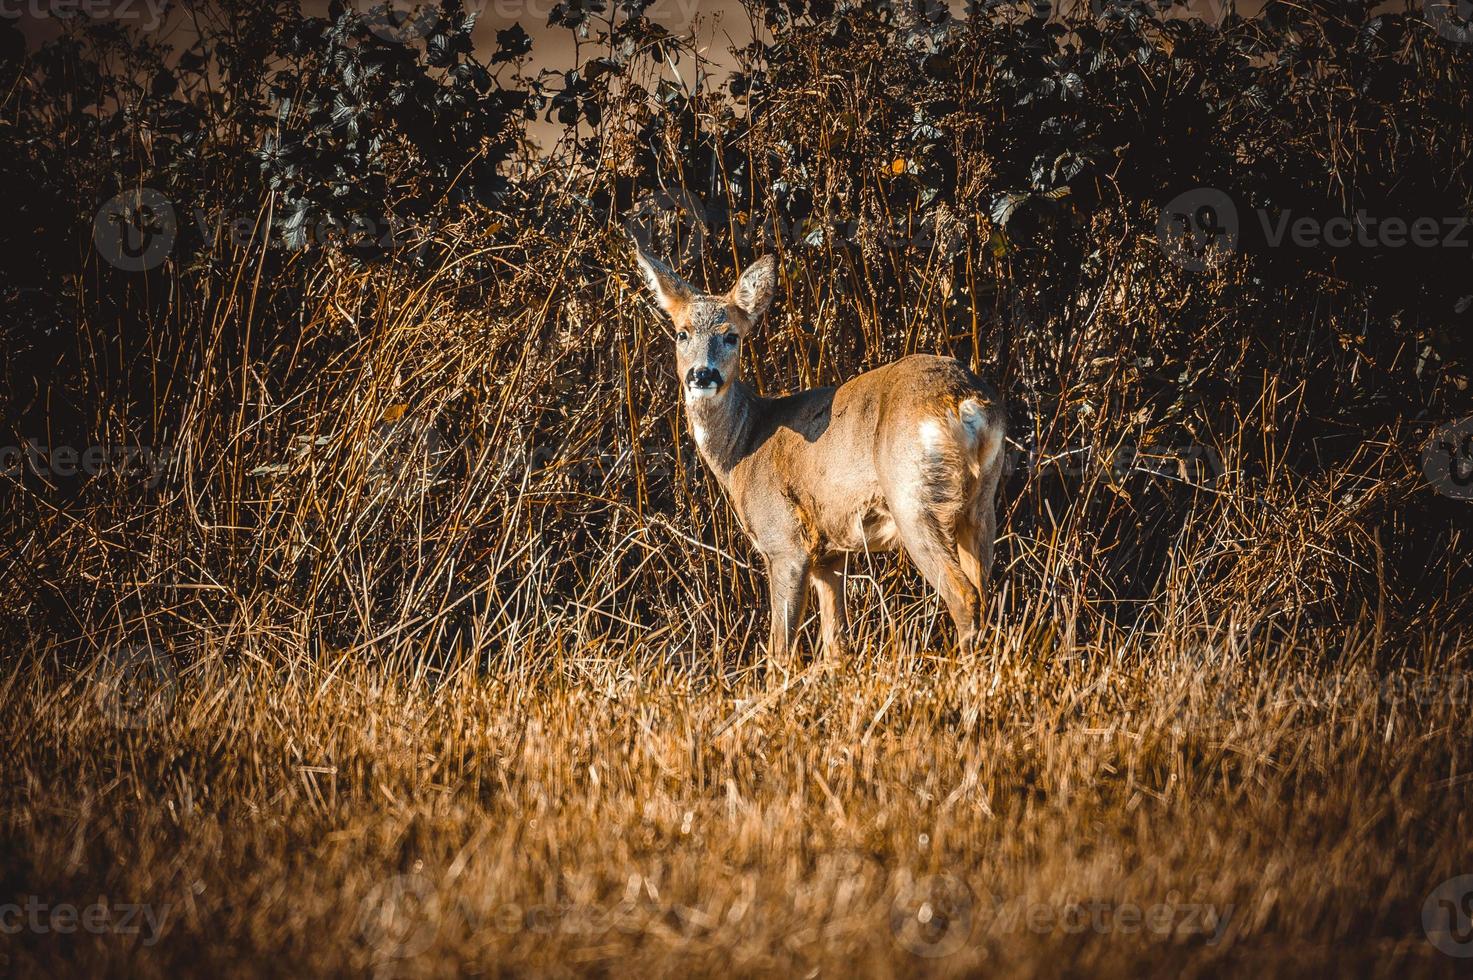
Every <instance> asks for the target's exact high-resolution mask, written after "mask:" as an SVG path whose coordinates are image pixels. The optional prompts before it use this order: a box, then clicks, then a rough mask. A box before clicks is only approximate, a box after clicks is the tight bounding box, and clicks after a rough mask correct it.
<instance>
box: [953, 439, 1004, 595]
mask: <svg viewBox="0 0 1473 980" xmlns="http://www.w3.org/2000/svg"><path fill="white" fill-rule="evenodd" d="M998 476H999V474H998V471H997V470H996V469H995V468H994V469H993V470H992V471H991V472H990V473H986V474H984V475H983V477H982V480H981V483H980V485H979V486H978V488H977V496H976V499H975V500H974V501H973V502H972V507H971V513H970V514H968V515H966V516H965V519H964V520H962V521H961V522H960V524H959V526H958V528H957V542H956V543H957V554H958V556H959V557H960V558H961V562H962V569H963V570H964V571H965V572H966V573H967V578H968V579H970V580H971V582H972V586H973V587H974V588H975V589H976V590H977V595H978V597H979V598H980V601H981V602H982V603H984V604H985V603H986V602H987V593H988V580H989V578H990V577H991V575H992V549H993V544H994V542H996V540H997V484H998Z"/></svg>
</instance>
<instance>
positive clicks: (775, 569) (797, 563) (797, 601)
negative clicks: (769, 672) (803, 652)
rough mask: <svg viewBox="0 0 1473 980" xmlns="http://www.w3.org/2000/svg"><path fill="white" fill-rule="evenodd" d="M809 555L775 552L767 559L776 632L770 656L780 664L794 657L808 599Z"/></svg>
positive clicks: (774, 632) (773, 626) (773, 634)
mask: <svg viewBox="0 0 1473 980" xmlns="http://www.w3.org/2000/svg"><path fill="white" fill-rule="evenodd" d="M808 568H809V559H808V556H807V555H772V556H769V557H768V559H767V581H768V588H769V590H770V594H771V597H772V634H771V639H770V641H769V642H768V644H767V657H768V659H769V660H770V661H773V662H774V663H777V664H780V665H787V664H789V663H791V661H792V659H793V647H794V644H795V643H796V641H797V639H798V627H799V626H800V625H802V623H803V609H804V606H805V605H806V604H807V599H808Z"/></svg>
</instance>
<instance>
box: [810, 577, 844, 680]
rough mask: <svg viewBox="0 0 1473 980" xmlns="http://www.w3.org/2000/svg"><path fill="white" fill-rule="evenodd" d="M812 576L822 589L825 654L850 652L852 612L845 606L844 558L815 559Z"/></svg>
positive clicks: (815, 588) (836, 656) (820, 614)
mask: <svg viewBox="0 0 1473 980" xmlns="http://www.w3.org/2000/svg"><path fill="white" fill-rule="evenodd" d="M809 576H810V577H811V578H812V579H813V591H815V592H817V593H818V618H819V622H820V624H821V629H822V633H823V655H824V657H825V658H827V659H829V660H831V661H838V660H841V659H843V658H844V657H845V656H847V655H848V653H849V639H848V638H849V615H848V611H847V610H846V609H845V608H844V559H843V558H842V557H841V558H839V559H837V560H830V561H827V562H820V563H815V564H814V566H813V568H812V570H811V571H810V572H809Z"/></svg>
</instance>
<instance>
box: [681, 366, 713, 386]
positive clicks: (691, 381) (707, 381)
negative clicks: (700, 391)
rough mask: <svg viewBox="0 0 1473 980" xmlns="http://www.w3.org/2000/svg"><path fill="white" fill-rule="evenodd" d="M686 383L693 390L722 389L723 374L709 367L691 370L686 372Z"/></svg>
mask: <svg viewBox="0 0 1473 980" xmlns="http://www.w3.org/2000/svg"><path fill="white" fill-rule="evenodd" d="M685 383H686V384H687V385H690V387H692V388H720V387H721V372H720V371H718V370H716V369H715V368H709V367H697V368H691V369H690V370H689V371H687V372H685Z"/></svg>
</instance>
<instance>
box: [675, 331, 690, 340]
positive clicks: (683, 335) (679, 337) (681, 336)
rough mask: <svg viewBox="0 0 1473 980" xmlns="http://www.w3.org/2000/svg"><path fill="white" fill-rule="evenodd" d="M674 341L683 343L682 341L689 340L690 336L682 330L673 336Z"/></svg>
mask: <svg viewBox="0 0 1473 980" xmlns="http://www.w3.org/2000/svg"><path fill="white" fill-rule="evenodd" d="M675 339H676V340H678V341H681V342H684V341H687V340H689V339H690V334H688V333H686V332H685V331H684V330H682V331H680V332H679V333H677V334H676V335H675Z"/></svg>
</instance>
